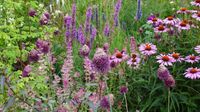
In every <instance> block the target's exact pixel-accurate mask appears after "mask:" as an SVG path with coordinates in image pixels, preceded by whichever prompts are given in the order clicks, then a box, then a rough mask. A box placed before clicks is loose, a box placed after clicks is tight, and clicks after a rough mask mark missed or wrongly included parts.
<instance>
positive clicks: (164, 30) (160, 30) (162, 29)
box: [154, 25, 169, 33]
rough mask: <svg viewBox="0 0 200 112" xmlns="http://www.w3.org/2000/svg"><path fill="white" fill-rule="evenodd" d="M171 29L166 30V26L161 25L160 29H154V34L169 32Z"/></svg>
mask: <svg viewBox="0 0 200 112" xmlns="http://www.w3.org/2000/svg"><path fill="white" fill-rule="evenodd" d="M168 30H169V28H166V27H165V26H164V25H159V26H158V27H155V28H154V32H156V33H164V32H167V31H168Z"/></svg>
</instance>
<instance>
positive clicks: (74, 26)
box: [72, 3, 76, 38]
mask: <svg viewBox="0 0 200 112" xmlns="http://www.w3.org/2000/svg"><path fill="white" fill-rule="evenodd" d="M72 37H73V38H75V37H76V4H75V3H74V4H73V5H72Z"/></svg>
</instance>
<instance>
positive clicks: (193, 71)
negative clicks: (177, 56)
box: [184, 67, 200, 79]
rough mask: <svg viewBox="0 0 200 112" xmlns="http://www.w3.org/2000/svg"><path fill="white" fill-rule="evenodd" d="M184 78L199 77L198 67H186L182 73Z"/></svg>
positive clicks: (199, 70)
mask: <svg viewBox="0 0 200 112" xmlns="http://www.w3.org/2000/svg"><path fill="white" fill-rule="evenodd" d="M184 75H185V77H186V78H190V79H199V78H200V69H198V68H193V67H191V68H188V69H187V70H186V72H185V73H184Z"/></svg>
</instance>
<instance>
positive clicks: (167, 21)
mask: <svg viewBox="0 0 200 112" xmlns="http://www.w3.org/2000/svg"><path fill="white" fill-rule="evenodd" d="M163 22H164V23H165V24H168V25H175V24H176V23H177V22H179V19H175V18H174V17H173V16H168V17H167V18H166V19H164V20H163Z"/></svg>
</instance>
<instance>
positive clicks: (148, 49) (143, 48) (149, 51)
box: [139, 43, 157, 56]
mask: <svg viewBox="0 0 200 112" xmlns="http://www.w3.org/2000/svg"><path fill="white" fill-rule="evenodd" d="M139 51H140V52H141V53H142V54H143V55H146V56H150V55H153V54H155V53H156V51H157V48H156V46H155V45H153V44H151V43H146V44H141V45H140V46H139Z"/></svg>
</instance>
